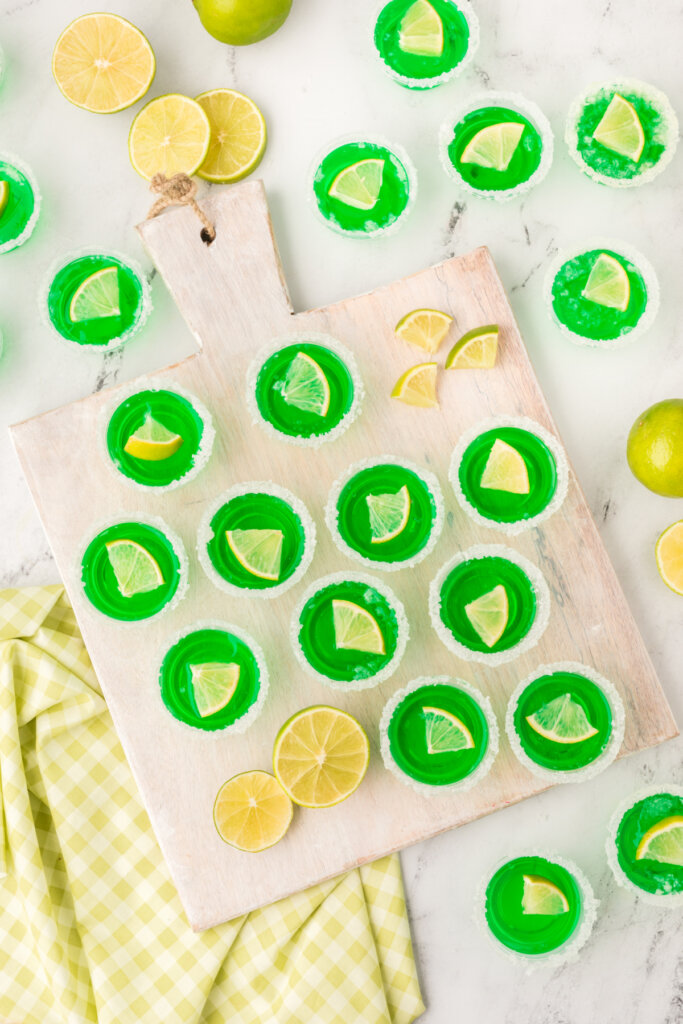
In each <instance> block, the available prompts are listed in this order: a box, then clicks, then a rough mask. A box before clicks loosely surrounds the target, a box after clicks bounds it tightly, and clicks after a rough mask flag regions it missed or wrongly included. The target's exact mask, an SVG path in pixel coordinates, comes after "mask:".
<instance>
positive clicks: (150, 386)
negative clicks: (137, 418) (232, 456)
mask: <svg viewBox="0 0 683 1024" xmlns="http://www.w3.org/2000/svg"><path fill="white" fill-rule="evenodd" d="M141 391H169V392H171V394H176V395H178V396H179V397H180V398H184V399H185V400H186V401H187V402H189V403H190V405H191V406H192V407H193V408H194V410H195V412H197V413H198V414H199V417H200V419H201V420H202V422H203V423H204V431H203V433H202V437H201V441H200V442H199V448H198V449H197V451H196V452H195V455H194V463H193V465H192V466H190V468H189V469H188V470H187V472H186V473H184V474H183V475H182V476H181V477H178V479H177V480H171V482H170V483H169V484H163V485H161V486H154V485H153V484H145V483H141V482H140V481H139V480H133V478H132V477H129V476H127V475H126V474H125V473H124V472H122V471H121V470H120V469H119V468H118V467H117V466H116V465H115V464H114V461H113V459H112V457H111V455H110V454H109V448H108V447H107V431H108V429H109V422H110V420H111V418H112V416H113V415H114V413H115V412H116V410H117V409H118V407H119V406H120V405H122V404H123V402H125V401H126V399H128V398H131V397H132V396H133V395H136V394H138V393H139V392H141ZM112 394H113V393H112ZM115 395H116V397H115V398H114V397H112V399H111V401H109V402H107V403H106V405H104V406H103V407H102V409H101V410H100V413H99V422H98V428H99V429H98V432H97V435H98V438H99V442H100V451H101V454H102V455H103V457H104V459H105V461H106V463H107V465H108V466H109V467H110V468H111V470H112V471H113V473H114V474H115V475H116V479H117V480H121V479H123V480H124V481H125V482H126V483H127V484H128V485H129V486H131V487H134V488H141V489H142V490H144V491H146V492H147V493H149V494H154V493H158V494H165V493H166V491H172V490H174V489H175V488H176V487H182V486H183V485H184V484H187V483H189V482H190V480H193V479H194V478H195V477H196V476H197V474H198V473H201V471H202V470H203V469H204V467H205V466H206V464H207V462H208V461H209V459H210V458H211V453H212V451H213V445H214V441H215V439H216V428H215V427H214V425H213V419H212V417H211V413H210V412H209V410H208V409H207V408H206V406H205V405H204V403H203V402H201V401H200V400H199V399H198V398H197V397H196V395H194V394H192V392H191V391H186V390H185V388H182V387H180V385H179V384H176V383H175V381H172V382H170V383H167V382H166V381H163V380H161V379H160V378H157V377H148V378H145V383H144V384H141V383H140V378H138V379H137V380H135V381H131V382H129V383H128V384H124V385H123V386H122V387H121V388H117V389H116V392H115Z"/></svg>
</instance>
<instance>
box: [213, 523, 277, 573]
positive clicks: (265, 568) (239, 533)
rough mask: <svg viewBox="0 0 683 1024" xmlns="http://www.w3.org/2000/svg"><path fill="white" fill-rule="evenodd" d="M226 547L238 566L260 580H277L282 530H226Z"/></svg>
mask: <svg viewBox="0 0 683 1024" xmlns="http://www.w3.org/2000/svg"><path fill="white" fill-rule="evenodd" d="M225 537H226V540H227V542H228V547H229V548H230V550H231V551H232V553H233V555H234V556H235V558H236V559H237V561H238V562H239V563H240V565H241V566H242V567H243V568H244V569H246V570H247V572H250V573H251V574H252V576H258V577H259V579H262V580H279V579H280V566H281V562H282V542H283V540H284V534H283V532H282V530H226V532H225Z"/></svg>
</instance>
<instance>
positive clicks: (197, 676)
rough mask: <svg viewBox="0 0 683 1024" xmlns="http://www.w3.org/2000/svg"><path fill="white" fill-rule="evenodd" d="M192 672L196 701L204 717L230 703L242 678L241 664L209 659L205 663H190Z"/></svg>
mask: <svg viewBox="0 0 683 1024" xmlns="http://www.w3.org/2000/svg"><path fill="white" fill-rule="evenodd" d="M190 672H191V673H192V691H193V693H194V702H195V704H196V705H197V711H198V712H199V714H200V715H201V717H202V718H206V717H207V715H215V714H216V712H217V711H221V710H222V709H223V708H224V707H225V706H226V704H229V703H230V701H231V700H232V697H233V694H234V692H235V690H236V689H237V683H238V682H239V678H240V667H239V665H236V664H235V663H234V662H229V663H227V664H226V663H223V662H220V661H209V662H206V664H204V665H190Z"/></svg>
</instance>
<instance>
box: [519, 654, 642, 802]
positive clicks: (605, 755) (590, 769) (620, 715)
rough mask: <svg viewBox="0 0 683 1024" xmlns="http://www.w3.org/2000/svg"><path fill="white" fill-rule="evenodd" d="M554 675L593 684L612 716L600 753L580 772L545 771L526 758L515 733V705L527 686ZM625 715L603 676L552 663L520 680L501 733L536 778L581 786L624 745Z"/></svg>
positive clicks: (579, 667) (576, 666) (587, 669)
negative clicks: (563, 674)
mask: <svg viewBox="0 0 683 1024" xmlns="http://www.w3.org/2000/svg"><path fill="white" fill-rule="evenodd" d="M556 672H573V673H574V674H575V675H580V676H583V677H584V678H585V679H588V680H590V682H592V683H595V685H596V686H598V687H599V688H600V689H601V690H602V692H603V693H604V694H605V697H606V698H607V703H608V704H609V706H610V710H611V712H612V731H611V733H610V737H609V740H608V741H607V744H606V746H605V748H604V750H602V751H601V753H600V754H599V755H598V756H597V757H596V758H595V760H594V761H591V762H590V764H587V765H584V767H583V768H574V769H560V770H557V771H554V770H553V769H552V768H546V767H544V766H543V765H540V764H537V762H536V761H534V760H533V758H532V757H530V756H529V754H527V752H526V750H525V749H524V747H523V746H522V744H521V742H520V739H519V735H518V733H517V730H516V729H515V725H514V714H515V711H516V709H517V705H518V704H519V701H520V699H521V697H522V696H523V694H524V692H525V691H526V689H527V687H528V686H531V684H532V683H534V682H535V681H536V680H537V679H539V678H540V677H541V676H545V675H554V674H555V673H556ZM625 719H626V713H625V711H624V704H623V701H622V699H621V697H620V696H619V694H618V692H617V690H616V688H615V687H614V685H613V684H612V683H611V682H610V681H609V679H606V678H605V676H603V675H601V673H600V672H597V671H596V670H595V669H594V668H592V667H590V666H589V665H584V664H582V663H581V662H578V661H555V662H552V663H550V664H548V665H539V666H538V668H536V669H534V671H533V672H531V673H530V674H529V675H528V676H527V677H526V678H525V679H523V680H522V681H521V682H520V683H519V684H518V685H517V686H516V687H515V689H514V690H513V692H512V696H511V697H510V700H509V702H508V706H507V711H506V712H505V732H506V733H507V738H508V741H509V743H510V746H511V747H512V750H513V752H514V754H515V756H516V758H517V760H518V761H520V762H521V764H523V765H524V766H525V768H528V769H529V771H530V772H531V773H532V774H533V775H536V776H537V777H538V778H541V779H547V780H548V781H549V782H585V781H587V780H588V779H593V778H595V776H596V775H599V774H600V773H601V772H603V771H604V770H605V768H607V767H609V765H611V764H612V762H613V761H614V759H615V758H616V756H617V754H618V753H619V751H620V749H621V744H622V743H623V741H624V727H625Z"/></svg>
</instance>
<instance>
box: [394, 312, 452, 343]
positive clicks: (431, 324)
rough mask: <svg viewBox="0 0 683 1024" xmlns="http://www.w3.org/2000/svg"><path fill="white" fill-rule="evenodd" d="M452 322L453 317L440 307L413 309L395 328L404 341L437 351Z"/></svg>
mask: <svg viewBox="0 0 683 1024" xmlns="http://www.w3.org/2000/svg"><path fill="white" fill-rule="evenodd" d="M452 323H453V317H452V316H450V315H449V314H448V313H442V312H441V310H440V309H413V310H412V311H411V312H410V313H406V315H405V316H404V317H403V318H402V319H401V320H399V322H398V323H397V324H396V327H395V328H394V330H395V332H396V334H397V335H398V336H399V338H402V339H403V341H407V342H409V343H410V344H411V345H417V347H418V348H422V349H424V350H425V352H436V350H437V349H438V347H439V345H440V344H441V342H442V341H443V339H444V338H445V337H446V335H447V334H448V329H449V327H450V326H451V324H452Z"/></svg>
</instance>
